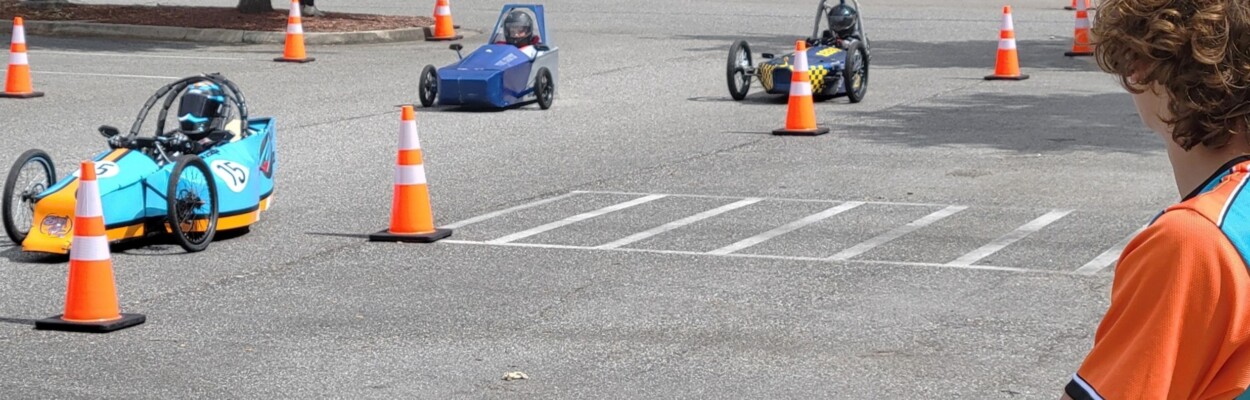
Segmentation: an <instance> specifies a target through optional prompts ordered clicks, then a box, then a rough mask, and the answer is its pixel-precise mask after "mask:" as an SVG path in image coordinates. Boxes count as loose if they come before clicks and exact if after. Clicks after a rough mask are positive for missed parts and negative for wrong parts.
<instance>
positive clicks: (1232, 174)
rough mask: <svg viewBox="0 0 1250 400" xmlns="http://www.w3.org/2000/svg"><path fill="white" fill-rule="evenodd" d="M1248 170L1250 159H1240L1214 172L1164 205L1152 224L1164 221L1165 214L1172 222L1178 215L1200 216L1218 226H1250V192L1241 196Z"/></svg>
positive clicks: (1182, 217)
mask: <svg viewBox="0 0 1250 400" xmlns="http://www.w3.org/2000/svg"><path fill="white" fill-rule="evenodd" d="M1247 171H1250V161H1241V162H1239V163H1237V164H1234V165H1232V166H1230V167H1229V168H1227V169H1226V170H1224V171H1222V172H1221V173H1219V174H1217V175H1215V176H1212V177H1211V178H1210V179H1209V180H1208V181H1207V182H1204V183H1203V184H1202V186H1201V187H1199V188H1198V189H1197V190H1195V193H1193V194H1190V195H1189V196H1186V198H1185V200H1184V201H1181V202H1180V203H1176V204H1173V205H1172V206H1170V207H1168V208H1167V209H1165V210H1164V211H1163V214H1161V215H1160V216H1159V218H1158V219H1156V221H1155V222H1154V223H1152V225H1155V224H1159V223H1164V222H1165V218H1164V217H1170V218H1166V221H1172V222H1170V223H1172V224H1176V223H1178V221H1177V220H1179V219H1186V218H1198V217H1201V219H1205V220H1207V221H1209V223H1210V224H1213V225H1214V227H1216V228H1221V229H1223V228H1224V227H1226V226H1233V227H1239V228H1240V227H1250V196H1242V192H1244V191H1245V189H1246V188H1245V186H1246V181H1247V177H1248V176H1250V174H1248V173H1247ZM1179 211H1188V212H1179Z"/></svg>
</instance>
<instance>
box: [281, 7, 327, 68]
mask: <svg viewBox="0 0 1250 400" xmlns="http://www.w3.org/2000/svg"><path fill="white" fill-rule="evenodd" d="M299 7H300V6H299V0H291V15H290V16H289V17H287V20H286V46H285V48H284V49H283V50H282V57H278V58H275V59H273V60H274V61H281V62H293V63H306V62H313V61H316V60H317V59H315V58H312V57H309V56H308V55H307V54H305V53H304V22H303V19H302V18H300V14H299Z"/></svg>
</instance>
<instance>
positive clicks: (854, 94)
mask: <svg viewBox="0 0 1250 400" xmlns="http://www.w3.org/2000/svg"><path fill="white" fill-rule="evenodd" d="M842 84H843V85H844V86H845V90H846V98H847V100H850V101H851V103H858V102H860V101H863V100H864V95H866V94H868V53H867V52H865V51H864V43H863V42H859V43H856V44H855V45H853V46H851V50H850V51H849V52H847V53H846V67H845V68H843V69H842Z"/></svg>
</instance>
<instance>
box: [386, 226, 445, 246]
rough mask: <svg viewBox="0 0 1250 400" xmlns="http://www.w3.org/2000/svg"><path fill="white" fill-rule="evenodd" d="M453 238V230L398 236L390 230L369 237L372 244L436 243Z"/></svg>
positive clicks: (436, 230)
mask: <svg viewBox="0 0 1250 400" xmlns="http://www.w3.org/2000/svg"><path fill="white" fill-rule="evenodd" d="M449 236H451V229H434V232H430V233H412V234H397V233H391V232H390V230H389V229H384V230H382V231H381V232H378V233H375V234H372V235H369V241H370V242H404V243H434V242H437V241H439V240H443V239H446V238H447V237H449Z"/></svg>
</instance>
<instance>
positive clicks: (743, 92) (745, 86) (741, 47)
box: [725, 40, 755, 100]
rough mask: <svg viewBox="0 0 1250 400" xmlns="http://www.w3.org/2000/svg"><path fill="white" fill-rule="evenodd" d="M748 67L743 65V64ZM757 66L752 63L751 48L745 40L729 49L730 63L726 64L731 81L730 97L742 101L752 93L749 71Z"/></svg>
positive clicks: (726, 70) (727, 75)
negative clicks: (748, 93)
mask: <svg viewBox="0 0 1250 400" xmlns="http://www.w3.org/2000/svg"><path fill="white" fill-rule="evenodd" d="M744 63H745V64H746V65H743V64H744ZM754 65H755V64H754V63H753V62H752V61H751V46H750V45H748V44H747V42H746V41H745V40H739V41H737V42H734V44H733V46H730V47H729V61H727V62H726V64H725V75H726V77H727V78H728V80H729V95H730V96H732V97H733V99H734V100H742V99H745V98H746V97H747V92H749V91H751V74H750V73H749V71H748V70H749V69H750V68H752V67H753V66H754Z"/></svg>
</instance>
